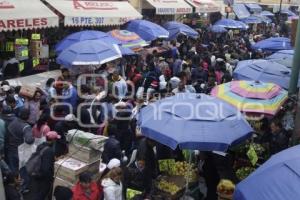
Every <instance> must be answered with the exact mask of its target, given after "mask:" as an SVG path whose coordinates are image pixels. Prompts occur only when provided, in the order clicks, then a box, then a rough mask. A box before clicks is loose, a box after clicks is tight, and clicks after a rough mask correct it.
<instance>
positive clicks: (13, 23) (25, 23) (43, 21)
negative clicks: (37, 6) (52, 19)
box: [0, 18, 48, 30]
mask: <svg viewBox="0 0 300 200" xmlns="http://www.w3.org/2000/svg"><path fill="white" fill-rule="evenodd" d="M47 25H48V19H47V18H33V19H7V20H1V19H0V30H1V29H15V28H34V27H43V26H47Z"/></svg>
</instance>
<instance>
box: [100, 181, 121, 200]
mask: <svg viewBox="0 0 300 200" xmlns="http://www.w3.org/2000/svg"><path fill="white" fill-rule="evenodd" d="M102 186H103V191H104V200H123V196H122V194H123V193H122V191H123V185H122V183H120V184H117V183H116V182H114V181H113V180H111V179H110V178H106V179H103V181H102Z"/></svg>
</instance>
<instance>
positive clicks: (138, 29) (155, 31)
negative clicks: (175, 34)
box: [127, 19, 169, 42]
mask: <svg viewBox="0 0 300 200" xmlns="http://www.w3.org/2000/svg"><path fill="white" fill-rule="evenodd" d="M127 30H128V31H132V32H135V33H136V34H138V35H139V36H140V37H141V38H142V39H144V40H145V41H147V42H149V41H153V40H156V39H157V38H168V37H169V32H168V31H167V30H166V29H164V28H163V27H161V26H159V25H157V24H154V23H152V22H149V21H146V20H139V19H138V20H131V21H129V22H128V25H127Z"/></svg>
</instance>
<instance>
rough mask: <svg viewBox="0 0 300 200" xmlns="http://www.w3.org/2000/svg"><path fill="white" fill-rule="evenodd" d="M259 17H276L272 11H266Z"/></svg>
mask: <svg viewBox="0 0 300 200" xmlns="http://www.w3.org/2000/svg"><path fill="white" fill-rule="evenodd" d="M259 15H261V16H266V17H273V16H274V13H272V12H270V11H267V10H264V11H262V12H261V13H259Z"/></svg>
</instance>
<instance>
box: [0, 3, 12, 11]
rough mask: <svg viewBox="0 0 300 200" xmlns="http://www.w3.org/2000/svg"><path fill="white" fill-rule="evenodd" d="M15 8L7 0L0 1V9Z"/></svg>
mask: <svg viewBox="0 0 300 200" xmlns="http://www.w3.org/2000/svg"><path fill="white" fill-rule="evenodd" d="M12 8H15V6H14V5H13V4H11V3H10V2H7V1H0V9H12Z"/></svg>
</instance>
